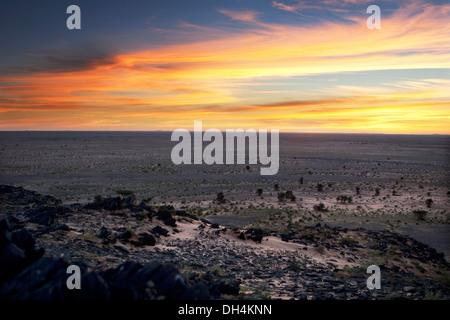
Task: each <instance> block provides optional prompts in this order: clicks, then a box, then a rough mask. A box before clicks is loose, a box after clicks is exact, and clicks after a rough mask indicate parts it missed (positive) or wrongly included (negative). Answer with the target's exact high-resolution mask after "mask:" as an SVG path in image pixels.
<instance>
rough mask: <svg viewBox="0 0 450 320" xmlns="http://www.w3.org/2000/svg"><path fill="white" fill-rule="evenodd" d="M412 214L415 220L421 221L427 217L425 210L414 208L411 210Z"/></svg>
mask: <svg viewBox="0 0 450 320" xmlns="http://www.w3.org/2000/svg"><path fill="white" fill-rule="evenodd" d="M413 213H414V216H415V217H416V219H417V220H419V221H423V220H425V219H426V218H427V212H426V211H425V210H415V211H413Z"/></svg>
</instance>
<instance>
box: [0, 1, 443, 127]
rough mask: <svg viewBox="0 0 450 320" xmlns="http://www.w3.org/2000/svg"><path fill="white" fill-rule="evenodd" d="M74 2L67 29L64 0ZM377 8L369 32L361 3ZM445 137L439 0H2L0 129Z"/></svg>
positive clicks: (364, 6)
mask: <svg viewBox="0 0 450 320" xmlns="http://www.w3.org/2000/svg"><path fill="white" fill-rule="evenodd" d="M71 4H76V5H78V6H80V8H81V26H82V29H81V30H68V29H67V27H66V19H67V18H68V17H69V14H67V13H66V8H67V7H68V6H69V5H71ZM371 4H376V5H378V6H379V7H380V8H381V29H380V30H370V29H368V28H367V27H366V20H367V18H368V17H369V16H370V14H367V13H366V9H367V7H368V6H369V5H371ZM194 120H202V121H203V128H204V129H207V128H218V129H221V130H224V129H227V128H243V129H248V128H255V129H258V128H265V129H280V131H282V132H283V131H285V132H348V133H414V134H450V4H449V3H448V1H413V0H411V1H394V0H390V1H373V0H372V1H365V0H341V1H338V0H319V1H301V0H295V1H288V0H279V1H271V0H267V1H266V0H227V1H222V0H199V1H198V0H189V1H186V0H167V1H161V0H158V1H157V0H153V1H149V0H145V1H144V0H138V1H135V0H133V1H115V0H108V1H106V0H105V1H103V0H89V1H87V0H73V1H64V0H61V1H48V0H42V1H31V0H29V1H24V0H17V1H4V0H1V1H0V130H174V129H177V128H187V129H190V130H192V129H193V123H194Z"/></svg>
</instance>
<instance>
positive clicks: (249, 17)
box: [219, 9, 258, 22]
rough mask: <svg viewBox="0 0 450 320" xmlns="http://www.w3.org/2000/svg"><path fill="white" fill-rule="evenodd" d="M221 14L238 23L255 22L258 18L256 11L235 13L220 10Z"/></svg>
mask: <svg viewBox="0 0 450 320" xmlns="http://www.w3.org/2000/svg"><path fill="white" fill-rule="evenodd" d="M219 12H220V13H222V14H224V15H226V16H227V17H229V18H231V19H232V20H236V21H244V22H255V21H256V20H257V17H258V13H257V12H254V11H234V10H227V9H220V10H219Z"/></svg>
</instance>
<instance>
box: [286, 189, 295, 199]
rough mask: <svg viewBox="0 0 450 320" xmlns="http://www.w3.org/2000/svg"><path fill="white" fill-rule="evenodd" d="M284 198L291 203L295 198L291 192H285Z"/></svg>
mask: <svg viewBox="0 0 450 320" xmlns="http://www.w3.org/2000/svg"><path fill="white" fill-rule="evenodd" d="M286 198H287V199H290V200H291V201H295V196H294V194H293V193H292V191H291V190H288V191H286Z"/></svg>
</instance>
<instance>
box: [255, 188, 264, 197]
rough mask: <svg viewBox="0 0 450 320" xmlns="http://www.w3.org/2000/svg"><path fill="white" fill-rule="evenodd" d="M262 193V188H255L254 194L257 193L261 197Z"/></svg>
mask: <svg viewBox="0 0 450 320" xmlns="http://www.w3.org/2000/svg"><path fill="white" fill-rule="evenodd" d="M262 193H263V189H261V188H258V189H256V194H257V195H258V196H260V197H261V195H262Z"/></svg>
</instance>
